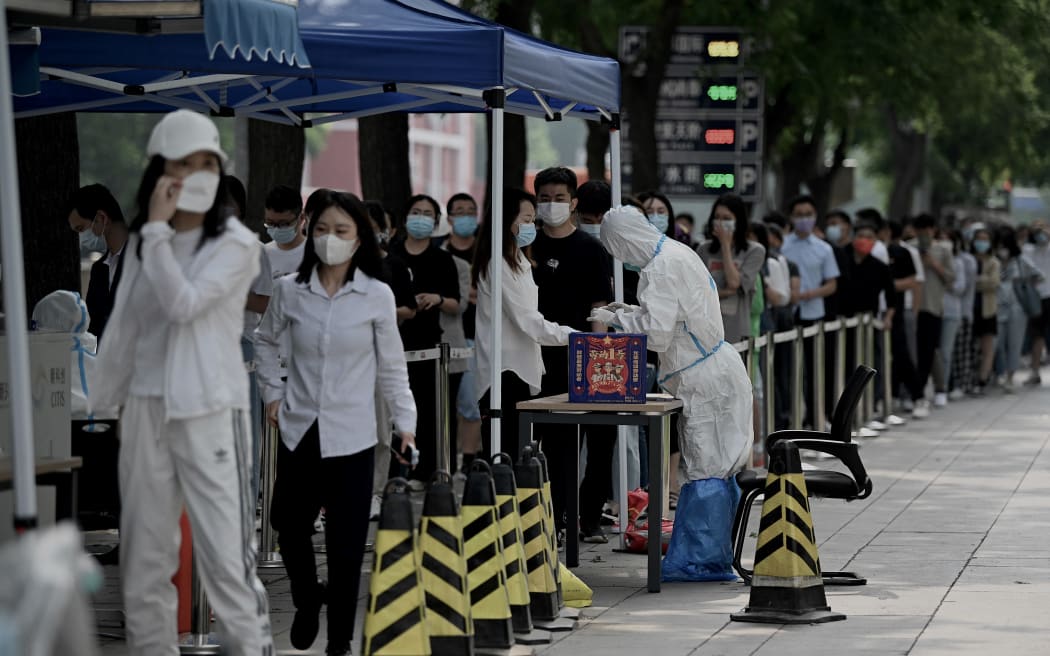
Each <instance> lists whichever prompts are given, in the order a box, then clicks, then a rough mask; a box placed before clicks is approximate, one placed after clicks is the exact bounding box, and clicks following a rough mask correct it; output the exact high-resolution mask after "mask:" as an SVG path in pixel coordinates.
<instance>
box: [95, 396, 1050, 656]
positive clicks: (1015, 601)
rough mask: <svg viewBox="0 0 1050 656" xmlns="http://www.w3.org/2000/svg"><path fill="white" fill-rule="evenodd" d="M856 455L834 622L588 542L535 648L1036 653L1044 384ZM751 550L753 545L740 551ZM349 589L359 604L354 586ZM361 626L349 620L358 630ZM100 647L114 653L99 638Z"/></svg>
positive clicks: (835, 525) (279, 584) (1049, 546)
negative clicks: (549, 638)
mask: <svg viewBox="0 0 1050 656" xmlns="http://www.w3.org/2000/svg"><path fill="white" fill-rule="evenodd" d="M861 454H862V457H863V460H864V462H865V465H866V466H867V468H868V471H869V473H870V475H871V477H872V479H873V481H874V484H875V490H874V493H873V494H872V496H871V497H870V498H869V499H866V500H864V501H857V502H853V503H849V504H847V503H843V502H840V501H821V500H813V502H812V512H813V519H814V526H815V530H816V533H817V538H818V541H819V548H820V558H821V562H822V565H823V566H824V568H825V569H828V570H835V569H846V570H853V571H857V572H858V573H860V574H862V575H863V576H866V577H867V578H868V585H866V586H863V587H854V588H834V587H828V588H827V589H826V591H827V597H828V602H829V604H830V605H831V607H832V609H833V610H835V611H838V612H841V613H845V614H846V615H847V616H848V619H847V620H846V621H844V622H834V623H829V624H822V625H813V626H790V627H788V626H781V625H762V624H744V623H737V622H731V621H730V620H729V614H730V613H733V612H736V611H738V610H740V609H741V608H742V607H744V606H745V605H747V601H748V588H747V587H745V586H744V585H743V584H742V583H739V582H735V583H703V584H702V583H693V584H685V583H677V584H664V587H663V592H662V593H660V594H649V593H647V592H646V591H645V587H644V585H645V558H644V557H643V556H635V555H626V554H618V553H615V552H613V551H612V548H611V547H612V545H602V546H597V547H595V546H588V548H586V549H584V550H583V551H582V554H581V566H580V568H579V569H577V570H576V573H577V574H578V575H579V576H580V577H581V578H582V579H583V580H584V581H586V582H587V583H588V584H589V585H591V586H592V587H593V589H594V605H593V606H592V607H591V608H588V609H585V610H584V614H583V621H582V622H581V623H580V626H579V628H578V629H577V630H575V631H573V632H571V633H568V634H562V635H560V636H558V637H557V639H556V642H554V643H553V644H552V645H550V646H549V647H547V648H546V649H545V650H537V653H539V654H549V655H551V656H561V655H565V656H579V655H580V654H602V655H605V656H620V655H623V656H644V655H647V654H659V655H660V656H665V655H666V656H674V655H681V656H685V655H689V656H701V655H716V654H724V655H736V654H740V655H744V654H747V655H757V656H765V655H770V656H792V655H794V654H799V655H803V654H804V655H805V656H816V655H820V654H840V653H850V654H872V655H874V654H879V655H883V654H914V655H932V654H952V655H953V656H955V655H959V654H982V655H984V654H988V653H998V654H1016V653H1050V652H1047V651H1046V650H1047V649H1048V648H1047V647H1046V645H1047V644H1050V613H1048V609H1050V387H1043V388H1041V389H1037V390H1023V391H1020V392H1018V393H1017V394H1013V395H1003V394H1000V393H998V392H993V393H992V394H990V395H989V396H988V397H986V398H982V399H974V400H966V401H962V402H959V403H954V404H951V405H949V406H948V407H947V408H945V409H940V410H935V411H934V412H933V413H932V415H931V417H930V418H929V419H927V420H924V421H911V422H909V423H908V425H907V426H904V427H900V428H897V429H895V430H893V431H890V432H887V433H885V434H883V435H882V436H880V437H878V438H872V439H868V440H864V441H863V448H862V451H861ZM816 464H819V465H820V466H827V464H826V461H821V462H819V463H816ZM758 515H759V513H758V512H754V513H752V522H753V526H752V532H754V531H755V530H756V527H757V521H758ZM753 551H754V546H753V543H752V544H749V546H748V547H747V549H746V550H745V553H746V554H749V555H750V554H752V553H753ZM368 568H369V564H368V563H367V562H366V570H367V569H368ZM107 570H109V571H108V572H107V574H108V575H109V582H110V584H111V585H110V587H109V588H108V589H107V594H105V595H104V596H105V597H106V598H105V599H100V603H104V602H108V605H113V604H115V603H117V601H118V599H119V596H118V597H114V595H115V594H116V592H115V590H116V588H115V586H116V580H115V576H116V572H115V568H107ZM263 576H264V579H265V580H266V583H267V587H268V589H269V591H270V602H271V608H272V615H273V628H274V632H275V638H276V640H277V643H278V647H279V648H280V649H281V651H280V653H282V654H299V653H310V654H320V653H323V648H324V640H323V636H324V625H323V624H322V630H321V638H319V639H318V641H317V643H316V644H315V646H314V650H313V651H310V652H297V651H294V650H291V649H290V648H289V647H288V629H289V626H290V624H291V617H292V615H291V613H292V610H293V609H292V607H291V601H290V598H289V594H288V584H287V579H286V578H284V577H283V576H282V575H281V574H271V575H267V574H264V575H263ZM362 585H363V587H362V593H363V594H362V598H364V596H365V593H367V578H366V580H365V581H363V584H362ZM361 606H362V607H363V604H361ZM322 621H323V620H322ZM361 626H362V622H361V620H360V618H359V621H358V633H360V628H361ZM354 648H355V650H358V649H359V642H358V644H355V645H354ZM103 653H104V654H107V655H117V654H124V653H126V650H125V649H124V644H123V642H122V641H114V640H108V641H105V643H104V647H103Z"/></svg>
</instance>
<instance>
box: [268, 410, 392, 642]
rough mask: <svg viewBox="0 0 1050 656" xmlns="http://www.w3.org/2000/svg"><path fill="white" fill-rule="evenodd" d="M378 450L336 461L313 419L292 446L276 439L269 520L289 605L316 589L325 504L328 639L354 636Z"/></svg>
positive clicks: (299, 602) (300, 601) (302, 600)
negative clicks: (317, 525)
mask: <svg viewBox="0 0 1050 656" xmlns="http://www.w3.org/2000/svg"><path fill="white" fill-rule="evenodd" d="M374 456H375V448H374V447H369V448H368V449H365V450H364V451H360V452H358V453H355V454H352V455H348V456H337V457H334V458H322V457H321V444H320V435H319V433H318V429H317V422H314V424H313V426H311V427H310V430H308V431H306V434H305V435H304V436H303V439H302V440H301V441H300V442H299V444H298V445H297V446H296V448H295V451H290V450H289V449H288V447H286V446H285V445H284V441H283V440H282V441H279V442H278V446H277V480H276V482H275V483H274V490H273V511H272V515H271V518H270V524H271V525H272V526H273V528H274V530H276V531H277V536H278V537H277V539H278V542H279V544H280V546H281V558H282V559H283V560H284V567H285V570H286V571H287V572H288V578H289V579H290V581H291V588H292V602H293V603H294V604H295V606H296V607H297V608H299V607H301V606H303V605H305V604H308V603H309V602H310V600H311V599H312V598H313V595H314V594H315V593H316V581H317V563H316V561H315V559H314V545H313V540H312V536H313V534H314V520H315V519H316V518H317V513H318V512H319V511H320V510H321V508H322V507H324V509H325V520H326V523H325V545H326V546H327V549H328V598H327V603H328V611H327V614H328V641H329V642H330V643H332V644H336V645H339V644H344V643H349V642H350V641H351V640H353V637H354V621H355V618H356V616H357V597H358V589H359V587H360V585H361V562H362V560H363V558H364V553H365V540H366V539H367V537H368V513H369V509H370V505H371V502H372V470H373V467H374V465H373V462H374Z"/></svg>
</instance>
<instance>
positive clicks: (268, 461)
mask: <svg viewBox="0 0 1050 656" xmlns="http://www.w3.org/2000/svg"><path fill="white" fill-rule="evenodd" d="M280 434H281V432H280V431H279V430H278V429H277V428H275V427H274V426H271V425H270V423H269V422H266V425H265V427H264V430H263V445H262V460H261V461H260V463H259V467H260V469H261V471H260V472H259V475H260V476H261V480H260V481H259V484H260V486H261V493H262V527H261V528H262V531H261V533H260V535H259V562H258V566H259V568H260V569H273V568H275V567H284V561H283V560H281V554H279V553H277V532H276V531H274V530H273V527H272V526H270V513H271V511H272V510H273V484H274V480H275V479H276V478H277V440H279V439H281V437H280Z"/></svg>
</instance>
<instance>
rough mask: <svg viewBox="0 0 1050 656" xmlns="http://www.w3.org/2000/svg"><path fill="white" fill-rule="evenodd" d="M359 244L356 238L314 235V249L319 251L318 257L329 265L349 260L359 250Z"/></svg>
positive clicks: (336, 264)
mask: <svg viewBox="0 0 1050 656" xmlns="http://www.w3.org/2000/svg"><path fill="white" fill-rule="evenodd" d="M357 244H358V242H357V240H356V239H341V238H340V237H337V236H336V235H321V236H320V237H314V250H315V251H317V257H318V258H320V259H321V261H322V262H324V263H325V264H327V265H329V266H338V265H340V264H343V263H345V262H349V261H350V258H351V257H353V256H354V253H356V252H357Z"/></svg>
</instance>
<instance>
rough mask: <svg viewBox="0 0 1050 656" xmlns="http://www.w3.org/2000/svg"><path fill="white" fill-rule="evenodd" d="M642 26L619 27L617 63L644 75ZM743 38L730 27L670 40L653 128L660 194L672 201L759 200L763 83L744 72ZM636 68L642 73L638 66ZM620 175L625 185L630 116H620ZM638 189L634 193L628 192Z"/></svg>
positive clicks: (693, 30) (686, 31) (682, 32)
mask: <svg viewBox="0 0 1050 656" xmlns="http://www.w3.org/2000/svg"><path fill="white" fill-rule="evenodd" d="M647 36H648V28H646V27H624V28H623V29H622V31H621V34H620V58H621V60H622V61H623V62H624V64H625V65H626V66H628V67H631V68H629V70H631V71H633V74H644V73H645V71H644V59H643V58H642V57H641V54H642V53H643V52H644V49H645V47H646V39H647ZM747 53H748V41H747V39H746V35H743V34H741V32H740V31H739V30H734V29H731V28H706V27H683V28H679V30H678V31H677V32H676V33H675V35H674V37H673V38H672V39H671V57H670V62H669V64H668V66H667V71H666V73H665V76H664V80H663V82H662V83H661V85H660V91H659V103H658V105H657V111H656V121H655V124H654V136H655V139H656V149H657V156H658V159H659V167H660V180H661V190H662V191H664V192H665V193H668V194H672V195H675V196H686V197H688V196H717V195H720V194H723V193H727V192H733V193H737V194H739V195H741V196H742V197H744V199H745V200H748V201H756V200H759V198H760V196H761V191H762V187H761V182H760V181H761V174H762V169H761V165H762V152H763V144H762V133H763V125H762V110H763V85H762V79H761V77H760V76H759V75H757V74H756V73H755V72H754V71H751V70H748V69H747V68H746V67H745V63H746V58H747ZM639 67H641V68H639ZM622 128H623V136H624V154H623V175H624V179H625V182H628V184H629V180H630V175H631V170H632V168H631V154H630V117H629V116H626V115H625V116H623V117H622ZM635 191H639V190H635Z"/></svg>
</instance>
